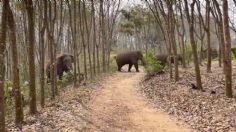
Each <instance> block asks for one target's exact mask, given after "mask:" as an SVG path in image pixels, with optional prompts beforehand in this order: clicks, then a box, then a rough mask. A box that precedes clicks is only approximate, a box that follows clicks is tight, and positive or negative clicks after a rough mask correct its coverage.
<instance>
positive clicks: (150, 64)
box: [145, 52, 163, 74]
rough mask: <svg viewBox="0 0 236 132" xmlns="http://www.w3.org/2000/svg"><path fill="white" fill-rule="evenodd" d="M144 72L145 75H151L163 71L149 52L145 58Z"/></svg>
mask: <svg viewBox="0 0 236 132" xmlns="http://www.w3.org/2000/svg"><path fill="white" fill-rule="evenodd" d="M145 62H146V65H145V71H146V72H147V74H152V73H155V72H160V71H161V70H163V66H162V65H161V64H160V62H159V61H158V60H156V59H155V58H154V56H153V54H152V53H151V52H148V53H147V54H146V56H145Z"/></svg>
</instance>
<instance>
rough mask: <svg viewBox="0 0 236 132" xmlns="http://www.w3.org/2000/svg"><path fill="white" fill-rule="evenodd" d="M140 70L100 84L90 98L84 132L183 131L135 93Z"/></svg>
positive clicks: (176, 123) (141, 73) (180, 126)
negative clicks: (92, 123) (86, 124)
mask: <svg viewBox="0 0 236 132" xmlns="http://www.w3.org/2000/svg"><path fill="white" fill-rule="evenodd" d="M143 77H144V72H143V71H141V72H140V73H136V72H132V73H126V72H119V73H116V74H115V75H113V77H110V78H109V79H107V80H106V81H104V82H103V84H102V89H101V90H100V91H99V92H98V93H97V96H96V97H95V98H94V99H93V100H92V101H91V103H90V109H91V110H92V111H91V114H92V115H91V117H92V121H93V122H96V125H91V126H87V131H113V132H114V131H135V132H138V131H142V132H149V131H152V132H185V131H186V132H187V131H190V129H188V128H187V127H186V126H185V125H183V124H182V123H181V124H182V125H180V122H179V123H178V122H177V121H176V120H174V119H173V118H172V117H170V116H169V115H167V114H166V113H163V112H161V111H158V110H156V109H154V108H153V107H152V106H151V104H148V103H147V101H146V100H145V98H143V97H142V95H140V94H139V93H138V92H137V86H138V85H139V82H140V80H141V79H142V78H143Z"/></svg>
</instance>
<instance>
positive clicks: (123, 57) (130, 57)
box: [115, 51, 145, 72]
mask: <svg viewBox="0 0 236 132" xmlns="http://www.w3.org/2000/svg"><path fill="white" fill-rule="evenodd" d="M115 59H116V63H117V67H118V71H121V68H122V66H124V65H125V64H129V69H128V72H131V68H132V66H133V65H134V67H135V69H136V72H139V69H138V60H141V62H142V63H143V64H145V62H144V59H143V55H142V52H141V51H129V52H124V53H120V54H118V55H117V56H116V57H115Z"/></svg>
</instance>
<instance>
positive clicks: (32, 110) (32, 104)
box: [24, 0, 37, 114]
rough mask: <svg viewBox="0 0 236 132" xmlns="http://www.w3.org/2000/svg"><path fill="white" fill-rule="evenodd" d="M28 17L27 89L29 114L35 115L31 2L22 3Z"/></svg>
mask: <svg viewBox="0 0 236 132" xmlns="http://www.w3.org/2000/svg"><path fill="white" fill-rule="evenodd" d="M24 3H25V6H26V11H27V15H28V33H29V34H28V35H29V39H28V46H29V49H28V56H29V62H30V65H29V88H30V114H36V112H37V105H36V89H35V55H34V53H35V22H34V6H33V1H32V0H25V1H24Z"/></svg>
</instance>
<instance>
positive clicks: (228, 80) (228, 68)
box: [223, 0, 233, 98]
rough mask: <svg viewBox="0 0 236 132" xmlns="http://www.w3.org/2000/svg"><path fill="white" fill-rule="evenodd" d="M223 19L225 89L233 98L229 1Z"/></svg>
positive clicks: (228, 95)
mask: <svg viewBox="0 0 236 132" xmlns="http://www.w3.org/2000/svg"><path fill="white" fill-rule="evenodd" d="M223 18H224V23H223V26H224V42H225V47H224V49H225V56H224V57H225V61H224V65H225V89H226V96H227V97H230V98H231V97H233V92H232V64H231V63H232V62H231V38H230V30H229V15H228V0H224V1H223Z"/></svg>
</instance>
